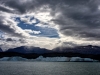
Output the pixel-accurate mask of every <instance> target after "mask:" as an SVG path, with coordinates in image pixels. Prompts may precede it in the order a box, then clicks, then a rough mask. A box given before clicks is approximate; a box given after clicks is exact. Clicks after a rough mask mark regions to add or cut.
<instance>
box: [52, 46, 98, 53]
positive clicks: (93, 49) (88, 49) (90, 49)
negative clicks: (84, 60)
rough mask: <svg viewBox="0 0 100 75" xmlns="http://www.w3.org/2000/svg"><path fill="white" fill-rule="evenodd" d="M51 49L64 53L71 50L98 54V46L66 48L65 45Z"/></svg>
mask: <svg viewBox="0 0 100 75" xmlns="http://www.w3.org/2000/svg"><path fill="white" fill-rule="evenodd" d="M53 51H56V52H60V53H62V52H63V53H66V52H72V53H81V54H100V47H99V46H92V45H88V46H76V47H73V48H67V47H63V48H61V47H57V48H55V49H53Z"/></svg>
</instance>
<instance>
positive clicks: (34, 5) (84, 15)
mask: <svg viewBox="0 0 100 75" xmlns="http://www.w3.org/2000/svg"><path fill="white" fill-rule="evenodd" d="M0 3H1V4H4V5H5V6H8V7H10V8H13V9H15V13H16V12H19V13H21V14H24V13H27V12H34V11H37V10H38V8H40V7H42V6H43V5H48V6H49V7H50V8H51V9H52V11H51V15H52V16H54V19H52V21H53V22H54V23H55V24H56V25H59V27H60V31H61V33H63V34H64V35H66V36H72V37H79V38H88V39H95V40H97V39H98V40H99V38H100V36H99V35H100V33H99V32H100V31H98V30H96V29H97V28H98V29H99V28H100V26H99V25H100V21H99V20H100V16H99V15H100V10H99V9H98V7H99V5H100V1H99V0H23V1H22V0H1V1H0ZM0 10H1V11H5V12H9V10H7V9H4V8H2V7H1V8H0ZM58 12H60V14H59V15H58V16H56V17H55V15H56V14H57V13H58ZM1 25H2V24H1ZM2 26H3V25H2ZM8 28H9V27H8ZM1 29H2V28H1ZM94 29H95V30H94ZM4 30H5V31H6V29H4ZM10 31H11V32H12V31H13V30H10ZM90 31H91V32H90Z"/></svg>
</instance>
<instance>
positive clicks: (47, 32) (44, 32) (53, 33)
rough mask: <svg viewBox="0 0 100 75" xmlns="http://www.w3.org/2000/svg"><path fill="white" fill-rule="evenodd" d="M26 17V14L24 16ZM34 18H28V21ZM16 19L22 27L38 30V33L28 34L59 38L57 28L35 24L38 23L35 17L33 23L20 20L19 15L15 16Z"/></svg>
mask: <svg viewBox="0 0 100 75" xmlns="http://www.w3.org/2000/svg"><path fill="white" fill-rule="evenodd" d="M26 17H28V16H26ZM32 20H34V17H32V18H31V19H30V21H32ZM16 21H18V22H19V23H18V26H19V27H21V28H22V29H31V30H35V31H40V32H41V33H40V34H34V33H31V34H30V35H33V36H39V37H49V38H59V34H58V33H57V30H56V29H54V28H49V27H39V26H35V25H36V24H38V23H39V22H40V21H39V20H38V19H36V23H33V24H26V23H25V22H23V21H21V20H20V18H19V17H17V18H16Z"/></svg>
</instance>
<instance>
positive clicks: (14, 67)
mask: <svg viewBox="0 0 100 75" xmlns="http://www.w3.org/2000/svg"><path fill="white" fill-rule="evenodd" d="M0 75H100V63H99V62H3V61H2V62H0Z"/></svg>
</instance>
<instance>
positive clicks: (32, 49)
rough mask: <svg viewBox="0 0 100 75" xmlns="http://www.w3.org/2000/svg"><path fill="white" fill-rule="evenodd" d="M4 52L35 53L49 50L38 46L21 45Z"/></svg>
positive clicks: (48, 51)
mask: <svg viewBox="0 0 100 75" xmlns="http://www.w3.org/2000/svg"><path fill="white" fill-rule="evenodd" d="M5 52H17V53H37V54H43V53H50V52H52V51H51V50H47V49H45V48H39V47H26V46H21V47H17V48H13V49H9V50H7V51H5Z"/></svg>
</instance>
